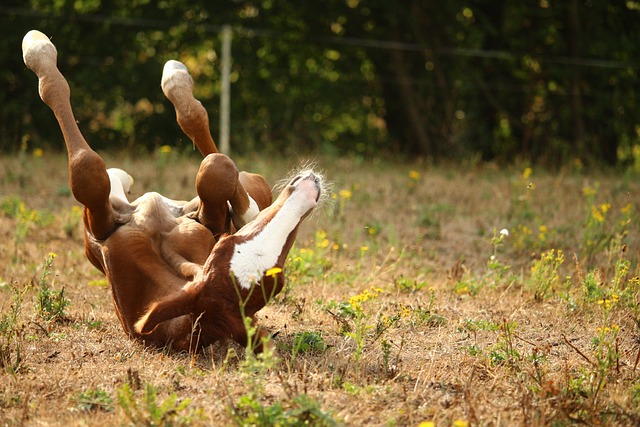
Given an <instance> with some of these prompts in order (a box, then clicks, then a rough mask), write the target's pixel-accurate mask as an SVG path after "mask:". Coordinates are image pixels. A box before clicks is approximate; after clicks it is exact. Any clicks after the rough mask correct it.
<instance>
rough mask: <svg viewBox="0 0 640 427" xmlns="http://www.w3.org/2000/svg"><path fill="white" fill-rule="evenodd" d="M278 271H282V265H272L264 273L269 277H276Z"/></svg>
mask: <svg viewBox="0 0 640 427" xmlns="http://www.w3.org/2000/svg"><path fill="white" fill-rule="evenodd" d="M278 273H282V269H281V268H280V267H271V268H270V269H268V270H267V271H266V272H265V273H264V275H265V276H268V277H276V276H277V275H278Z"/></svg>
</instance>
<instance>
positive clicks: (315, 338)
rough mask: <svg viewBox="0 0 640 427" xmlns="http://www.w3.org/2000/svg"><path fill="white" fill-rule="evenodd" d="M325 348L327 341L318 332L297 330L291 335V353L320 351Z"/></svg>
mask: <svg viewBox="0 0 640 427" xmlns="http://www.w3.org/2000/svg"><path fill="white" fill-rule="evenodd" d="M326 349H327V343H326V342H325V341H324V338H322V334H321V333H319V332H309V331H304V332H298V333H296V334H295V335H294V336H293V344H292V349H291V351H292V353H293V354H294V355H296V354H301V353H316V352H317V353H322V352H324V351H325V350H326Z"/></svg>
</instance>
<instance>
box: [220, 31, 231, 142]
mask: <svg viewBox="0 0 640 427" xmlns="http://www.w3.org/2000/svg"><path fill="white" fill-rule="evenodd" d="M232 38H233V31H232V30H231V26H230V25H225V26H224V27H223V28H222V81H221V82H220V85H221V88H220V152H221V153H224V154H229V149H230V147H229V120H230V119H229V118H230V114H229V93H230V92H231V87H230V80H229V74H231V39H232Z"/></svg>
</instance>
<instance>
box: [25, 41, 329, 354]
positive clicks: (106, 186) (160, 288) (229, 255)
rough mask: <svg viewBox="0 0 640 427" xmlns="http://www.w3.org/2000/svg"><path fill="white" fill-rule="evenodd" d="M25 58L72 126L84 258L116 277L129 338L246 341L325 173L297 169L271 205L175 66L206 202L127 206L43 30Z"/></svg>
mask: <svg viewBox="0 0 640 427" xmlns="http://www.w3.org/2000/svg"><path fill="white" fill-rule="evenodd" d="M22 52H23V59H24V62H25V64H26V65H27V67H29V68H30V69H31V70H32V71H34V72H35V73H36V75H37V76H38V79H39V92H40V97H41V98H42V100H43V101H44V102H45V103H46V104H47V105H48V106H49V107H50V108H51V110H52V111H53V113H54V114H55V116H56V119H57V120H58V123H59V125H60V129H61V130H62V134H63V137H64V140H65V144H66V148H67V154H68V159H69V174H70V185H71V191H72V193H73V195H74V197H75V198H76V200H77V201H78V202H80V203H81V204H82V205H84V225H85V252H86V255H87V257H88V259H89V260H90V261H91V263H92V264H93V265H94V266H96V267H97V268H98V269H99V270H100V271H102V272H103V273H104V274H105V275H106V277H107V280H108V281H109V284H110V287H111V291H112V295H113V301H114V305H115V309H116V313H117V315H118V318H119V319H120V322H121V324H122V327H123V328H124V331H125V332H126V333H127V334H129V335H130V336H132V337H135V338H140V339H143V340H144V341H145V342H146V343H148V344H152V345H156V346H160V347H163V346H167V345H170V346H172V347H173V348H175V349H177V350H189V349H193V347H194V343H196V342H197V345H198V346H203V345H208V344H210V343H213V342H215V341H218V340H223V339H227V338H231V339H234V340H235V341H237V342H238V343H240V344H241V345H247V339H248V337H247V332H246V328H245V325H244V322H243V315H244V316H248V317H251V318H254V315H255V313H256V312H257V311H258V310H260V309H261V308H262V307H264V305H265V304H266V303H267V302H268V301H269V299H270V298H271V297H273V296H274V295H276V294H277V293H278V292H280V290H281V289H282V287H283V285H284V274H283V272H282V268H283V267H284V263H285V260H286V257H287V255H288V253H289V250H290V249H291V246H292V244H293V242H294V240H295V238H296V233H297V230H298V227H299V225H300V223H301V222H302V220H303V219H304V218H305V217H306V216H307V215H308V214H309V213H310V212H311V211H312V210H313V209H314V207H315V206H316V204H317V202H318V199H319V197H320V193H321V191H322V179H321V177H320V175H318V174H317V173H314V172H312V171H310V170H309V171H305V172H303V173H300V174H298V175H297V176H296V177H295V178H293V179H292V180H291V181H290V182H289V183H288V184H287V185H286V187H285V188H284V189H283V191H282V192H281V193H280V195H279V197H278V198H277V199H276V200H275V202H273V203H272V195H271V190H270V188H269V186H268V185H267V182H266V180H265V179H264V178H263V177H262V176H260V175H256V174H251V173H247V172H239V171H238V169H237V167H236V165H235V163H234V162H233V161H232V160H231V159H230V158H229V157H227V156H226V155H224V154H220V153H218V151H217V148H216V146H215V143H214V142H213V139H212V137H211V134H210V130H209V120H208V116H207V112H206V110H205V109H204V107H203V106H202V105H201V103H200V102H199V101H198V100H196V99H195V98H194V97H193V80H192V78H191V76H190V75H189V73H188V71H187V69H186V67H185V66H184V65H183V64H182V63H180V62H177V61H169V62H167V64H166V65H165V67H164V70H163V75H162V90H163V92H164V93H165V95H166V96H167V98H168V99H169V100H170V101H171V102H172V103H173V105H174V107H175V110H176V116H177V121H178V123H179V125H180V127H181V128H182V130H183V131H184V132H185V134H186V135H187V136H189V137H190V138H191V139H192V140H193V141H194V143H195V145H196V146H197V147H198V149H199V150H200V152H201V153H202V155H203V156H204V159H203V160H202V163H201V165H200V169H199V171H198V174H197V176H196V192H197V197H195V198H194V199H193V200H191V201H187V202H185V201H175V200H170V199H168V198H166V197H164V196H162V195H160V194H158V193H146V194H144V195H143V196H141V197H139V198H138V199H137V200H135V201H132V202H129V200H128V199H127V192H128V189H129V187H130V185H131V184H132V182H133V179H132V178H131V176H130V175H129V174H128V173H126V172H125V171H123V170H121V169H107V168H106V166H105V162H104V161H103V159H102V158H101V157H100V156H99V155H98V154H97V153H96V152H95V151H93V150H92V149H91V147H90V146H89V144H87V142H86V141H85V139H84V137H83V136H82V133H81V132H80V129H79V128H78V125H77V123H76V120H75V117H74V114H73V111H72V108H71V102H70V90H69V85H68V83H67V81H66V79H65V78H64V76H63V75H62V74H61V73H60V71H59V70H58V68H57V51H56V48H55V46H54V45H53V44H52V43H51V41H50V40H49V39H48V37H47V36H45V35H44V34H43V33H41V32H39V31H36V30H33V31H30V32H29V33H27V34H26V35H25V37H24V39H23V42H22ZM258 331H259V332H258V334H259V336H262V335H264V331H261V330H260V329H258ZM261 349H262V348H261V345H260V343H258V345H257V347H256V350H257V351H260V350H261Z"/></svg>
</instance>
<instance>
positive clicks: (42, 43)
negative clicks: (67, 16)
mask: <svg viewBox="0 0 640 427" xmlns="http://www.w3.org/2000/svg"><path fill="white" fill-rule="evenodd" d="M57 57H58V51H57V50H56V47H55V46H54V45H53V43H51V40H49V37H47V36H46V35H45V34H44V33H42V32H40V31H38V30H31V31H29V32H28V33H27V34H26V35H25V36H24V38H23V39H22V59H23V60H24V63H25V65H26V66H27V67H29V68H30V69H32V70H34V71H36V70H35V68H37V66H38V64H39V63H40V62H41V61H42V60H46V59H49V60H50V61H51V60H52V61H53V63H54V64H55V62H56V60H57Z"/></svg>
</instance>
